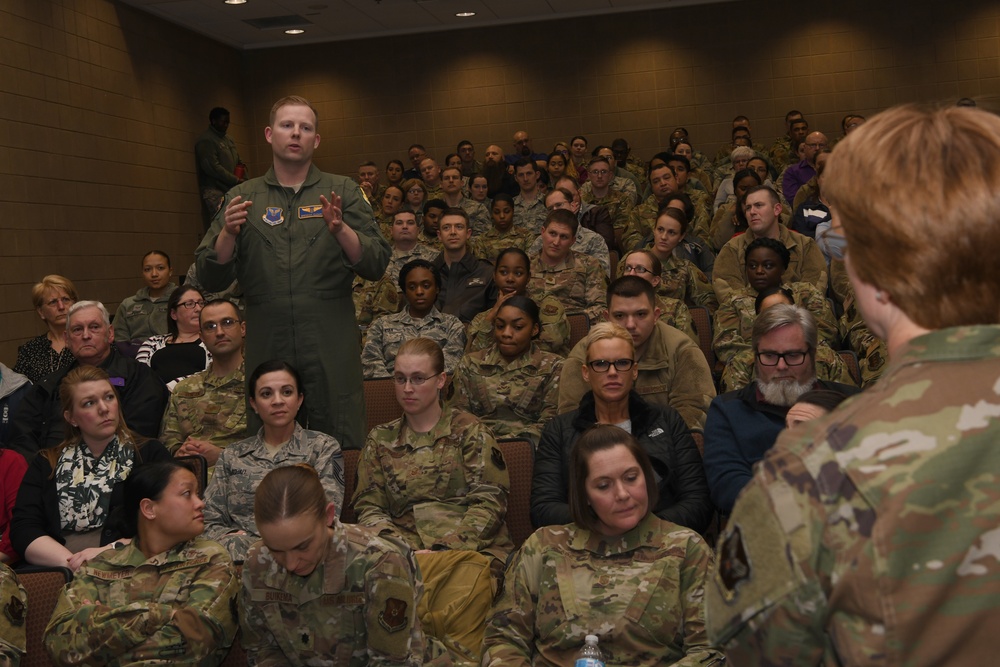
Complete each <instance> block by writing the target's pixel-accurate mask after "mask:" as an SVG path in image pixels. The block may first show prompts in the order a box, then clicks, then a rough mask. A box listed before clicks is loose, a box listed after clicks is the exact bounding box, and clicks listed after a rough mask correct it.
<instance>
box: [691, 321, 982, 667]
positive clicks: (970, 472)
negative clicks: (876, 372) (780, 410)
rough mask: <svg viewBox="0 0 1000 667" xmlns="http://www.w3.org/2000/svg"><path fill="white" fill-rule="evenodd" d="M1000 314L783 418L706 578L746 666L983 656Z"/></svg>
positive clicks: (913, 345) (925, 339) (953, 661)
mask: <svg viewBox="0 0 1000 667" xmlns="http://www.w3.org/2000/svg"><path fill="white" fill-rule="evenodd" d="M998 388H1000V327H998V326H996V325H991V326H985V325H984V326H973V327H957V328H950V329H942V330H939V331H934V332H931V333H928V334H924V335H921V336H918V337H916V338H914V339H912V340H910V341H909V342H908V343H907V344H905V345H904V346H902V347H901V349H899V350H897V351H896V352H895V355H894V358H893V359H892V360H891V362H890V364H889V368H887V369H886V371H885V374H884V375H883V376H882V378H881V380H879V382H878V383H876V384H874V385H873V386H871V387H869V388H868V389H866V390H865V391H864V392H863V393H862V394H860V395H859V396H858V397H855V398H851V399H849V400H848V401H847V402H845V403H843V404H842V405H841V406H840V407H839V408H837V409H836V410H834V411H833V412H832V413H831V414H829V415H827V416H826V417H822V418H820V419H818V420H814V421H811V422H808V423H806V424H804V425H802V426H800V427H797V428H794V429H791V430H789V431H786V432H784V433H783V434H782V435H781V436H780V437H779V438H778V442H777V443H776V444H775V446H774V447H773V449H771V450H770V451H769V452H768V453H767V455H766V456H765V458H764V460H763V461H762V462H761V463H760V464H758V466H757V467H756V468H755V473H754V477H753V480H752V481H751V482H750V484H749V485H748V486H747V487H746V488H745V489H744V490H743V492H742V493H741V495H740V497H739V498H738V500H737V501H736V506H735V508H734V510H733V513H732V515H731V517H730V520H729V523H728V524H727V526H726V529H725V531H724V532H723V534H722V535H721V537H720V540H719V553H718V558H717V561H716V565H715V568H714V571H713V573H712V575H711V576H710V578H709V582H708V584H707V585H706V605H707V612H708V615H707V620H708V636H709V640H710V641H711V642H712V643H713V645H716V646H720V647H724V648H725V650H726V653H727V656H728V657H729V658H730V659H731V660H732V663H733V664H739V665H753V664H756V665H820V664H822V665H835V664H839V665H889V664H891V665H907V666H914V667H919V666H923V665H928V666H929V665H944V664H949V665H980V664H992V663H993V661H994V660H995V659H996V628H997V623H996V620H997V605H996V600H997V599H1000V558H998V554H1000V546H998V544H1000V528H998V526H1000V502H998V489H1000V448H998V447H997V446H996V443H997V441H998V439H1000V396H998V393H1000V392H998Z"/></svg>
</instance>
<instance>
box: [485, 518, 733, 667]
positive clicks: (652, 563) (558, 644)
mask: <svg viewBox="0 0 1000 667" xmlns="http://www.w3.org/2000/svg"><path fill="white" fill-rule="evenodd" d="M711 560H712V552H711V549H710V548H709V547H708V545H707V544H705V541H704V540H703V539H702V538H701V537H700V536H699V535H698V534H697V533H695V532H694V531H692V530H688V529H686V528H681V527H680V526H677V525H676V524H673V523H669V522H667V521H663V520H661V519H658V518H657V517H655V516H653V515H652V514H650V515H647V516H646V518H645V519H643V520H642V521H641V522H640V523H639V525H637V526H636V527H635V528H633V529H632V530H630V531H628V532H627V533H625V534H623V535H621V536H618V537H605V536H603V535H600V534H598V533H592V532H590V531H588V530H584V529H582V528H580V527H578V526H576V524H569V525H566V526H547V527H545V528H541V529H539V530H537V531H535V533H534V534H533V535H532V536H531V537H529V538H528V539H527V541H525V543H524V545H523V546H522V547H521V548H520V550H518V552H517V553H516V554H515V555H514V557H513V559H512V561H511V564H510V567H509V568H508V569H507V578H506V582H505V584H504V591H503V596H502V597H501V598H500V599H499V600H498V601H497V603H496V605H495V606H494V608H493V614H492V616H491V617H490V618H489V619H488V620H487V623H486V636H485V639H484V642H483V648H484V655H483V662H482V664H483V665H484V667H504V666H506V665H529V664H531V665H541V664H544V665H572V664H573V661H574V658H575V657H576V654H577V652H578V651H579V650H580V648H581V647H582V646H583V642H584V636H585V635H587V634H596V635H597V636H598V639H599V645H600V649H601V653H603V655H604V661H605V664H607V665H643V666H649V667H652V666H654V665H656V666H659V665H682V666H687V667H698V666H701V665H711V664H716V662H719V658H720V657H721V656H720V655H719V653H718V652H716V651H715V650H714V649H712V648H710V647H709V644H708V640H707V638H706V635H705V612H704V592H705V580H706V578H707V576H708V571H709V566H710V563H711Z"/></svg>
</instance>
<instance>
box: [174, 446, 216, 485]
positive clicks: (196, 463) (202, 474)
mask: <svg viewBox="0 0 1000 667" xmlns="http://www.w3.org/2000/svg"><path fill="white" fill-rule="evenodd" d="M176 460H177V462H178V463H180V464H182V465H184V466H187V468H188V469H189V470H190V471H191V472H193V473H194V476H195V478H197V480H198V493H200V494H201V495H205V489H206V488H207V487H208V461H206V460H205V457H204V456H202V455H201V454H191V455H190V456H178V457H177V459H176Z"/></svg>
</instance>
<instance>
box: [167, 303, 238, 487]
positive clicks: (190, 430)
mask: <svg viewBox="0 0 1000 667" xmlns="http://www.w3.org/2000/svg"><path fill="white" fill-rule="evenodd" d="M201 331H202V337H203V338H204V340H205V345H206V347H208V349H209V351H210V352H211V353H212V363H211V364H209V366H208V368H206V369H205V370H203V371H202V372H200V373H196V374H194V375H192V376H191V377H188V378H185V379H183V380H181V381H180V382H178V383H177V386H176V387H174V391H173V392H172V393H171V394H170V401H169V402H168V403H167V411H166V412H165V413H164V414H163V430H162V431H161V432H160V442H162V443H163V445H164V447H166V448H167V449H169V450H170V451H171V452H172V453H173V454H174V456H204V457H205V462H206V463H208V465H209V467H210V468H212V467H214V466H215V464H216V462H217V461H218V460H219V455H220V454H221V453H222V450H223V449H224V448H225V447H226V446H227V445H231V444H232V443H234V442H236V441H237V440H242V439H243V438H244V437H246V429H247V411H246V390H245V388H244V387H245V385H246V378H245V373H244V366H243V339H244V336H245V335H246V322H244V321H243V320H242V318H241V317H240V311H239V310H238V309H237V308H236V306H235V305H233V303H232V302H230V301H225V300H222V299H220V300H218V301H212V302H210V303H207V304H205V307H204V308H203V309H202V310H201Z"/></svg>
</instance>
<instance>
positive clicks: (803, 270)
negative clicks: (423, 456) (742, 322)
mask: <svg viewBox="0 0 1000 667" xmlns="http://www.w3.org/2000/svg"><path fill="white" fill-rule="evenodd" d="M753 240H754V236H753V234H750V233H746V234H740V235H739V236H734V237H733V238H732V239H730V240H729V242H728V243H726V245H724V246H723V247H722V249H721V250H720V251H719V254H718V256H717V257H716V258H715V269H713V271H712V285H713V287H714V288H715V295H716V296H717V297H718V299H719V301H720V302H721V301H725V300H726V299H728V298H729V297H730V296H731V295H732V293H733V292H735V291H736V290H738V289H739V288H741V287H744V286H746V285H747V284H748V283H747V275H746V252H747V246H748V245H750V243H751V242H752V241H753ZM777 240H778V241H779V242H780V243H781V244H782V245H784V246H785V247H786V248H788V252H789V253H790V254H791V259H790V260H789V262H788V268H786V269H785V272H784V273H783V274H782V280H783V281H784V282H789V283H792V282H805V283H811V284H812V285H813V287H815V288H816V289H818V290H819V291H820V292H822V293H824V294H825V293H826V288H827V284H828V283H827V270H826V259H825V258H824V257H823V253H822V252H820V249H819V246H817V245H816V242H815V241H814V240H812V239H811V238H809V237H808V236H803V235H802V234H799V233H798V232H793V231H791V230H790V229H788V228H787V227H785V225H783V224H781V223H778V239H777Z"/></svg>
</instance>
